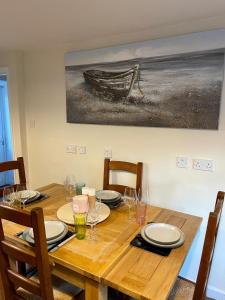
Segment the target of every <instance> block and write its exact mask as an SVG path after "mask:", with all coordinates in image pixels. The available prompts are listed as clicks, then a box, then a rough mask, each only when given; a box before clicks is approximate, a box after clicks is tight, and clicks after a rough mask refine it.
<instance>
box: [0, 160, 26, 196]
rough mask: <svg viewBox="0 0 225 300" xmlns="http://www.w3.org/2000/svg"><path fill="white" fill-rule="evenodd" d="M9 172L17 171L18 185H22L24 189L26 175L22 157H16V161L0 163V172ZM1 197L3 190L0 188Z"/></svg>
mask: <svg viewBox="0 0 225 300" xmlns="http://www.w3.org/2000/svg"><path fill="white" fill-rule="evenodd" d="M11 170H18V173H19V184H22V185H24V186H25V187H26V174H25V168H24V161H23V157H18V158H17V160H12V161H6V162H2V163H0V172H5V171H11ZM14 186H16V185H14ZM2 196H3V188H0V197H2Z"/></svg>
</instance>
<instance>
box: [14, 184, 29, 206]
mask: <svg viewBox="0 0 225 300" xmlns="http://www.w3.org/2000/svg"><path fill="white" fill-rule="evenodd" d="M29 196H30V195H29V192H28V191H27V190H26V186H25V185H24V184H17V186H16V192H15V201H14V206H15V207H18V208H24V207H25V204H26V200H27V199H29Z"/></svg>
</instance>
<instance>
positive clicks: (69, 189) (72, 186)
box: [64, 175, 76, 198]
mask: <svg viewBox="0 0 225 300" xmlns="http://www.w3.org/2000/svg"><path fill="white" fill-rule="evenodd" d="M64 188H65V191H66V195H67V197H68V198H71V197H72V196H74V194H75V191H76V180H75V176H74V175H67V176H66V179H65V181H64Z"/></svg>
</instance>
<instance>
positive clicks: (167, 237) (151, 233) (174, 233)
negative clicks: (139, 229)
mask: <svg viewBox="0 0 225 300" xmlns="http://www.w3.org/2000/svg"><path fill="white" fill-rule="evenodd" d="M145 235H146V237H147V238H148V239H149V240H151V241H153V242H155V243H158V244H174V243H176V242H178V241H179V240H180V236H181V233H180V229H179V228H177V227H176V226H173V225H170V224H165V223H150V224H148V225H146V227H145Z"/></svg>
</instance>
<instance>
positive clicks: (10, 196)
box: [3, 186, 15, 206]
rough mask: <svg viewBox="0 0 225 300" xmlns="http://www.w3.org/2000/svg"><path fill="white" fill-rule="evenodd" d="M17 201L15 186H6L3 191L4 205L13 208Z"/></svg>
mask: <svg viewBox="0 0 225 300" xmlns="http://www.w3.org/2000/svg"><path fill="white" fill-rule="evenodd" d="M14 200H15V191H14V187H13V186H6V187H4V189H3V203H4V204H5V205H8V206H12V205H13V203H14Z"/></svg>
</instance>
